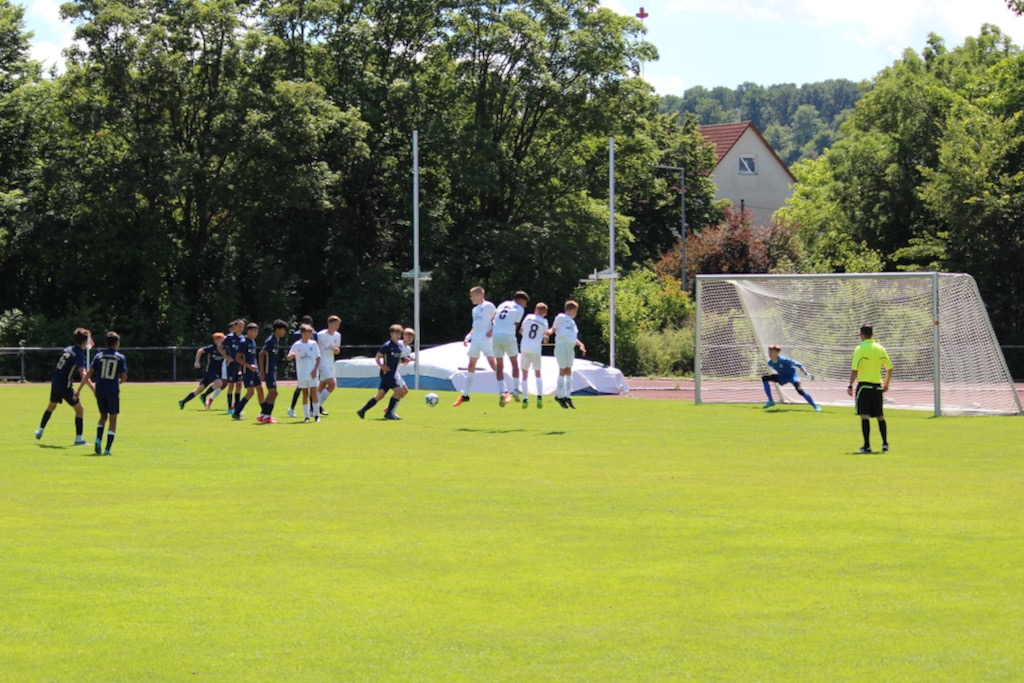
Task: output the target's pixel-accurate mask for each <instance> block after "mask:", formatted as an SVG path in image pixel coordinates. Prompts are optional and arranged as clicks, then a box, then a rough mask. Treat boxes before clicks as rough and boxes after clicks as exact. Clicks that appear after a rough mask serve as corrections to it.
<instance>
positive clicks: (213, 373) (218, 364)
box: [178, 332, 224, 410]
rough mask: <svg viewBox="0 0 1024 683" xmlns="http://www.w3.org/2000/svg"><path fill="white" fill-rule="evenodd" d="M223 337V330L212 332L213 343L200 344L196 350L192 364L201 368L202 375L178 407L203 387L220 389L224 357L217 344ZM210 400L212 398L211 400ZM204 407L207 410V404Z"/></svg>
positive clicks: (198, 392) (182, 406) (196, 394)
mask: <svg viewBox="0 0 1024 683" xmlns="http://www.w3.org/2000/svg"><path fill="white" fill-rule="evenodd" d="M223 339H224V333H223V332H214V333H213V343H212V344H207V345H206V346H200V347H199V348H198V349H197V350H196V360H195V363H194V364H193V365H194V366H195V368H196V369H199V368H200V367H202V368H203V376H202V378H201V379H200V380H199V386H198V387H196V388H195V391H192V392H190V393H189V394H188V395H187V396H186V397H185V398H183V399H181V400H180V401H178V407H179V408H184V407H185V404H186V403H188V402H189V401H191V400H192V399H194V398H195V397H196V396H198V395H199V394H200V393H202V391H203V389H207V388H209V389H210V390H211V391H212V390H214V389H220V388H221V386H223V383H224V381H223V380H222V379H221V373H222V371H223V366H224V357H223V356H221V355H220V351H219V350H218V349H217V346H218V345H219V344H220V342H221V341H223ZM204 355H205V356H206V363H205V365H203V364H202V358H203V356H204ZM211 402H212V400H211ZM206 409H207V410H209V409H210V406H209V404H207V405H206Z"/></svg>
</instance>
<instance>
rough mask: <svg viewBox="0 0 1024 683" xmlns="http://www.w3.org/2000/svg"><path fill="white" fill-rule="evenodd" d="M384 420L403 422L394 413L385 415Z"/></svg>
mask: <svg viewBox="0 0 1024 683" xmlns="http://www.w3.org/2000/svg"><path fill="white" fill-rule="evenodd" d="M384 419H385V420H401V419H402V418H400V417H398V416H397V415H395V414H394V413H384Z"/></svg>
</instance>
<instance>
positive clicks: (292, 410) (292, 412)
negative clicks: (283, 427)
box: [288, 408, 298, 417]
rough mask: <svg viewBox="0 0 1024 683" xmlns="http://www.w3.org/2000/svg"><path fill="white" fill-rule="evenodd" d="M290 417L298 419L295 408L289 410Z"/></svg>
mask: <svg viewBox="0 0 1024 683" xmlns="http://www.w3.org/2000/svg"><path fill="white" fill-rule="evenodd" d="M288 417H298V415H296V414H295V408H289V409H288Z"/></svg>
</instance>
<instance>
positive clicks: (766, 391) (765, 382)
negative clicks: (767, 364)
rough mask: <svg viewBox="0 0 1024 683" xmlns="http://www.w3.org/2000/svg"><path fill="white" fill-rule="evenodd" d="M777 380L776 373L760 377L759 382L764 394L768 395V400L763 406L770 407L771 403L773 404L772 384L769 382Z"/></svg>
mask: <svg viewBox="0 0 1024 683" xmlns="http://www.w3.org/2000/svg"><path fill="white" fill-rule="evenodd" d="M778 381H779V376H778V375H763V376H762V377H761V384H762V386H764V395H765V396H767V397H768V401H767V402H766V403H765V404H764V407H765V408H771V407H772V406H773V405H775V399H774V398H773V397H772V386H771V384H769V383H770V382H776V383H778Z"/></svg>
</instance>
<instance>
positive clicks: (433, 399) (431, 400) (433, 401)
mask: <svg viewBox="0 0 1024 683" xmlns="http://www.w3.org/2000/svg"><path fill="white" fill-rule="evenodd" d="M423 400H424V401H426V402H427V405H428V406H430V407H431V408H433V407H434V406H436V405H437V402H438V401H440V400H441V399H439V398H438V397H437V394H435V393H434V392H430V393H429V394H427V395H426V396H424V397H423Z"/></svg>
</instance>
